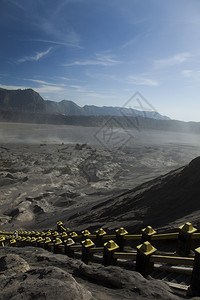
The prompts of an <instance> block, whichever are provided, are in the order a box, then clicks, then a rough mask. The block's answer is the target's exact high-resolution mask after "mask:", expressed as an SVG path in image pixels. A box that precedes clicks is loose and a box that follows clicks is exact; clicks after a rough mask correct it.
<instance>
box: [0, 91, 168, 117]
mask: <svg viewBox="0 0 200 300" xmlns="http://www.w3.org/2000/svg"><path fill="white" fill-rule="evenodd" d="M0 109H3V110H12V111H13V110H14V111H15V110H16V111H20V112H32V113H45V114H62V115H66V116H129V117H130V116H131V117H137V116H139V117H145V118H150V119H156V120H170V118H169V117H166V116H162V115H161V114H159V113H158V112H155V111H139V110H136V109H132V108H120V107H112V106H103V107H99V106H95V105H85V106H83V107H80V106H78V105H77V104H76V103H74V102H73V101H70V100H62V101H60V102H56V101H50V100H44V99H43V98H42V97H41V96H40V95H39V94H38V93H37V92H35V91H34V90H32V89H25V90H20V89H19V90H6V89H2V88H0Z"/></svg>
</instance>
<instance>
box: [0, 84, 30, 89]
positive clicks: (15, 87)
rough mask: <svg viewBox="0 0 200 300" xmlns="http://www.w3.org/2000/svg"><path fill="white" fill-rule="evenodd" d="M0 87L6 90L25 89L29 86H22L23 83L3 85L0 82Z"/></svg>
mask: <svg viewBox="0 0 200 300" xmlns="http://www.w3.org/2000/svg"><path fill="white" fill-rule="evenodd" d="M0 87H1V88H2V89H6V90H25V89H28V88H29V87H27V86H23V85H5V84H1V83H0Z"/></svg>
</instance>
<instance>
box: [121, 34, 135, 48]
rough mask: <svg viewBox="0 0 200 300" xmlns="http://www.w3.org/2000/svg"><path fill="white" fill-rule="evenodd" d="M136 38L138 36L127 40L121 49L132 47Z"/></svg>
mask: <svg viewBox="0 0 200 300" xmlns="http://www.w3.org/2000/svg"><path fill="white" fill-rule="evenodd" d="M138 37H139V36H135V37H134V38H132V39H130V40H128V41H127V42H125V43H124V44H123V45H122V46H121V47H122V48H123V49H124V48H127V47H129V46H132V45H133V44H135V43H136V41H137V40H138Z"/></svg>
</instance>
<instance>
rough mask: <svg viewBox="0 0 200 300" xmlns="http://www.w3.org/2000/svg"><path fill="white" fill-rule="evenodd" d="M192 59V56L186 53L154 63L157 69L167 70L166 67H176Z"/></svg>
mask: <svg viewBox="0 0 200 300" xmlns="http://www.w3.org/2000/svg"><path fill="white" fill-rule="evenodd" d="M189 57H190V54H189V53H187V52H185V53H179V54H176V55H174V56H171V57H168V58H164V59H158V60H155V61H154V66H155V67H156V68H166V67H171V66H174V65H178V64H182V63H184V62H185V61H187V60H188V58H189Z"/></svg>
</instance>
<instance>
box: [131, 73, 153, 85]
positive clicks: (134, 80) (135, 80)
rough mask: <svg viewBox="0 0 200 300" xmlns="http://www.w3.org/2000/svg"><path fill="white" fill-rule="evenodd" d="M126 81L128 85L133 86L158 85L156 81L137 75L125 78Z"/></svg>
mask: <svg viewBox="0 0 200 300" xmlns="http://www.w3.org/2000/svg"><path fill="white" fill-rule="evenodd" d="M126 81H127V82H128V83H131V84H134V85H144V86H157V85H158V82H157V81H156V80H153V79H150V78H146V77H145V76H143V75H137V76H135V75H134V76H133V75H130V76H128V77H127V79H126Z"/></svg>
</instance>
